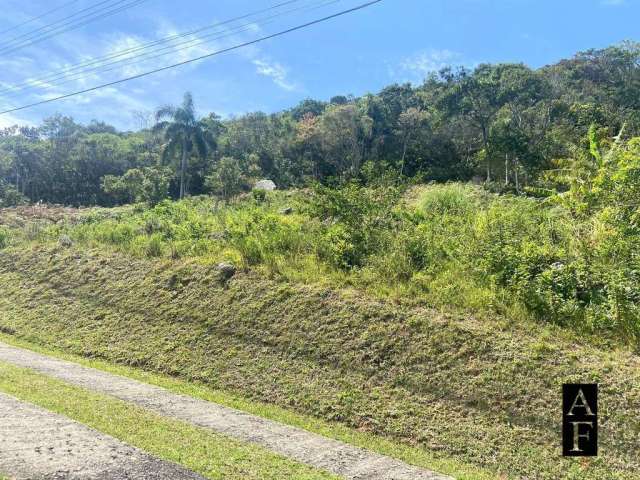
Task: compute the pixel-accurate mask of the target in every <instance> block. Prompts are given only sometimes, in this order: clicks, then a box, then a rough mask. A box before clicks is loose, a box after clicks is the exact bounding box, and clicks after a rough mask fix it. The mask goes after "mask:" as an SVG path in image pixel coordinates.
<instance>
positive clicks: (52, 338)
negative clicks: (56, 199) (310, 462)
mask: <svg viewBox="0 0 640 480" xmlns="http://www.w3.org/2000/svg"><path fill="white" fill-rule="evenodd" d="M392 190H393V189H389V188H381V189H367V190H366V191H363V190H360V189H358V188H357V187H351V188H347V189H343V190H340V191H335V190H332V191H329V192H322V191H316V192H315V193H313V192H311V191H304V192H299V193H286V192H285V193H281V194H279V195H273V196H268V197H267V198H265V199H262V198H261V197H260V198H255V197H253V196H249V197H246V198H244V199H240V200H238V201H236V202H235V203H232V204H230V205H222V204H219V205H217V206H216V203H215V201H214V200H210V199H191V200H185V201H183V202H181V203H169V202H165V203H162V204H160V205H159V206H157V207H155V208H153V209H147V208H145V207H126V208H124V209H115V210H106V209H103V210H87V211H74V210H72V209H69V210H62V209H58V210H56V209H46V208H40V209H38V208H36V209H33V208H31V207H29V208H31V210H29V208H25V209H22V210H20V209H18V210H15V209H8V210H4V211H2V217H1V218H2V222H3V224H5V225H6V226H5V227H4V228H5V231H6V232H8V234H7V235H6V237H7V239H6V241H5V245H6V246H5V248H4V250H3V251H2V254H0V284H1V285H2V295H1V296H0V327H1V329H2V331H3V332H5V333H7V334H10V335H13V336H16V337H18V338H22V339H26V340H29V341H32V342H35V343H40V344H43V345H49V346H54V347H57V348H61V349H63V350H66V351H69V352H72V353H76V354H81V355H84V356H88V357H96V358H102V359H105V360H108V361H113V362H117V363H121V364H126V365H132V366H137V367H142V368H144V369H148V370H151V371H158V372H163V373H168V374H171V375H175V376H179V377H183V378H186V379H192V380H198V381H202V382H204V383H206V384H208V385H210V386H212V387H215V388H218V389H222V390H226V391H230V392H234V393H236V394H239V395H241V396H243V397H246V398H249V399H253V400H259V401H262V402H267V403H272V404H275V405H279V406H282V407H285V408H291V409H294V410H295V411H298V412H301V413H305V414H311V415H313V416H315V417H317V418H321V419H325V420H329V421H334V422H339V423H341V424H344V425H347V426H350V427H354V428H357V429H359V430H361V431H365V432H372V433H374V434H378V435H381V436H384V437H388V438H391V439H394V440H395V441H398V442H401V443H406V444H408V445H415V446H418V447H419V448H421V449H425V450H427V451H430V452H433V453H435V454H436V455H437V456H440V457H442V458H446V459H454V460H455V461H459V462H461V463H463V464H472V465H476V466H478V467H486V468H489V469H491V470H493V471H495V472H500V473H504V474H507V475H509V476H510V477H511V476H512V477H526V478H549V479H556V478H590V479H601V478H620V479H623V478H624V479H632V478H640V477H639V476H638V471H640V470H639V468H640V458H639V457H638V452H637V444H638V443H637V442H638V435H639V434H640V423H639V422H638V417H637V411H638V409H639V408H640V396H639V393H640V392H639V390H638V385H640V373H639V372H640V369H639V368H638V367H640V360H639V358H638V356H637V355H635V354H634V353H632V348H630V347H629V345H633V338H634V337H633V334H631V335H629V334H628V333H629V332H631V333H633V331H632V330H629V329H625V328H619V326H618V325H616V324H614V323H610V324H607V323H593V324H590V323H588V322H586V321H585V319H589V318H594V317H593V316H592V314H591V313H590V310H589V309H590V308H595V307H596V306H597V305H594V302H591V303H590V304H584V305H582V310H581V311H576V316H575V318H574V319H573V321H572V322H567V323H566V324H565V325H560V324H561V323H562V322H560V321H558V320H557V318H555V317H553V316H548V317H547V318H545V317H544V313H543V314H540V312H539V311H536V310H535V309H532V308H530V306H529V304H527V302H526V301H524V300H523V298H522V297H519V296H518V295H517V293H518V288H520V287H518V285H517V284H516V283H514V282H512V281H507V282H503V283H500V281H499V275H497V274H495V273H491V271H489V270H483V268H488V267H487V266H486V265H487V264H486V263H484V262H487V261H496V262H497V259H499V258H500V259H503V258H504V253H505V252H515V253H513V255H515V254H516V253H517V254H519V255H521V257H520V258H521V259H522V262H525V261H530V262H533V260H531V259H530V258H533V259H536V261H538V262H539V263H538V264H537V265H542V266H545V265H546V267H545V268H542V269H541V270H540V272H539V275H541V276H542V277H541V278H544V275H545V272H546V271H547V270H550V271H555V270H554V269H557V265H555V264H556V263H557V262H558V259H557V258H555V257H554V256H553V255H560V254H564V255H566V257H565V258H566V259H567V261H568V260H573V261H575V262H578V261H580V257H579V254H580V253H581V251H580V250H579V249H578V245H579V244H580V243H579V240H581V239H580V238H573V241H570V240H571V232H573V231H575V230H567V229H568V228H569V226H570V225H571V224H570V223H569V222H568V221H566V217H565V214H563V211H562V209H561V208H559V207H547V206H544V205H540V204H539V203H538V201H536V200H533V199H522V198H510V197H497V196H493V195H491V194H487V193H483V192H482V191H481V190H479V189H475V188H473V187H466V186H460V185H450V186H445V187H427V188H424V187H422V188H417V189H413V190H411V191H410V192H408V193H407V194H404V195H400V192H397V191H395V190H393V191H392ZM345 202H346V204H347V205H349V207H348V208H347V207H345V206H344V205H345ZM335 205H339V206H341V210H340V211H343V212H350V213H349V215H346V214H345V215H343V216H340V215H339V214H338V213H337V212H338V211H336V213H334V214H331V215H326V214H327V212H332V210H331V209H332V208H334V206H335ZM288 208H291V210H292V211H289V210H288ZM323 212H324V213H325V215H324V218H323ZM351 217H353V218H351ZM328 218H331V220H327V219H328ZM487 222H493V223H487ZM585 222H586V221H585ZM496 225H497V226H498V227H500V228H503V229H507V228H509V230H508V232H509V236H505V235H502V236H501V235H500V229H499V228H497V227H496ZM454 231H455V232H458V235H457V236H455V238H454V237H453V236H452V232H454ZM413 235H415V236H418V235H422V237H417V238H420V239H421V240H422V242H423V243H422V244H421V245H423V248H424V250H425V255H426V254H428V255H429V257H428V258H427V259H424V260H423V261H424V263H423V264H422V267H421V268H418V264H413V263H411V261H413V260H411V259H404V260H405V261H406V262H408V263H402V262H401V260H403V259H402V258H398V255H399V253H400V252H401V251H405V250H406V245H409V244H410V242H411V241H414V240H415V238H413ZM339 236H342V237H340V238H343V239H344V241H338V240H336V238H338V237H339ZM326 238H330V239H331V242H330V243H328V244H327V243H326V240H325V239H326ZM500 239H502V242H503V243H500ZM357 241H360V242H362V243H361V245H362V247H360V248H359V249H358V252H365V253H366V255H362V256H361V257H354V256H353V254H352V253H353V250H350V244H354V242H357ZM327 245H329V246H334V247H336V248H337V247H340V248H338V249H335V248H334V249H333V250H329V251H327V250H326V249H327ZM487 245H491V246H492V248H493V249H495V253H494V254H493V255H495V257H492V256H491V255H490V254H489V253H490V252H491V251H490V250H485V253H484V254H482V255H480V254H479V252H480V250H479V249H481V248H483V247H484V248H486V247H487ZM534 245H535V246H538V248H541V249H545V251H547V252H551V253H549V255H548V257H542V258H543V260H544V261H543V260H540V258H541V257H540V256H531V257H527V256H526V255H523V254H522V252H528V251H530V249H532V248H533V247H534ZM518 248H522V249H524V250H517V249H518ZM406 251H410V250H406ZM487 252H488V253H487ZM552 254H553V255H552ZM528 259H529V260H528ZM221 261H228V262H232V263H234V264H235V265H237V267H238V271H237V273H236V274H235V275H234V276H233V277H232V278H230V279H225V278H224V277H223V275H221V273H220V271H219V269H218V268H217V264H218V262H221ZM601 261H603V262H604V257H603V259H601ZM544 262H548V263H546V264H545V263H544ZM609 265H611V264H609ZM402 267H404V268H406V270H403V269H402ZM504 271H505V272H508V270H507V269H506V268H505V270H504ZM595 271H596V272H597V270H595ZM518 274H519V273H518V271H516V272H515V273H513V274H512V275H513V277H507V278H520V277H518ZM504 275H506V273H504ZM539 278H540V277H537V276H536V275H530V276H529V277H525V278H524V279H523V280H522V281H525V280H526V281H529V282H534V281H538V279H539ZM522 285H525V284H524V283H523V284H522ZM540 285H542V283H540ZM532 292H535V290H534V289H532ZM542 293H544V292H542ZM567 295H570V293H567ZM541 298H544V297H543V296H542V295H541ZM603 304H604V303H603ZM543 305H544V304H543ZM549 305H550V306H553V303H549ZM576 305H578V306H580V304H578V303H576ZM436 307H437V308H436ZM543 312H544V311H543ZM603 318H606V317H603ZM596 332H599V333H601V335H600V336H599V337H598V338H596V337H595V336H594V335H593V333H596ZM630 342H631V343H630ZM573 381H576V382H578V381H584V382H599V383H600V384H601V401H602V412H603V414H602V417H603V418H602V421H601V423H602V432H601V450H602V455H601V456H600V457H598V458H597V459H594V460H592V461H587V462H580V461H575V460H569V459H562V458H561V457H560V442H559V412H560V407H561V384H562V383H565V382H573Z"/></svg>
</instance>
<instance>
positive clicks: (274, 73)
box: [253, 58, 298, 92]
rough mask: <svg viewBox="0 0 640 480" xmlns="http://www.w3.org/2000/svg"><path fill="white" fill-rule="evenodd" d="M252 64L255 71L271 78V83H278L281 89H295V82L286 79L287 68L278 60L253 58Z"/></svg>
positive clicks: (289, 90)
mask: <svg viewBox="0 0 640 480" xmlns="http://www.w3.org/2000/svg"><path fill="white" fill-rule="evenodd" d="M253 64H254V65H255V66H256V71H257V72H258V73H259V74H260V75H264V76H265V77H269V78H270V79H271V80H273V83H275V84H276V85H278V86H279V87H280V88H282V89H283V90H286V91H288V92H291V91H294V90H296V89H297V88H298V87H297V85H296V84H295V83H293V82H292V81H290V80H289V79H288V74H289V71H288V69H287V68H286V67H285V66H283V65H282V64H280V63H278V62H273V61H270V60H267V59H265V58H255V59H253Z"/></svg>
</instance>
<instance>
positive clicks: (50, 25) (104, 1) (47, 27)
mask: <svg viewBox="0 0 640 480" xmlns="http://www.w3.org/2000/svg"><path fill="white" fill-rule="evenodd" d="M123 1H125V0H101V1H100V2H98V3H95V4H93V5H91V6H90V7H86V8H83V9H82V10H79V11H77V12H75V13H72V14H71V15H67V16H66V17H63V18H60V19H58V20H56V21H55V22H52V23H48V24H46V25H43V26H41V27H39V28H36V29H35V30H31V31H30V32H26V33H23V34H21V35H18V36H17V37H14V38H11V39H9V40H8V42H9V43H15V42H16V41H18V40H23V41H24V39H28V38H29V37H33V36H34V35H36V34H39V33H38V32H43V31H44V32H45V33H46V31H47V30H51V29H53V28H54V27H55V26H56V25H58V24H60V23H62V24H64V23H65V22H66V21H68V20H73V19H74V17H77V16H78V15H80V14H81V13H84V12H90V11H91V10H94V9H95V8H96V7H99V6H101V5H104V4H108V3H112V5H107V7H109V6H111V7H113V6H115V5H117V4H118V3H122V2H123ZM113 2H115V3H113Z"/></svg>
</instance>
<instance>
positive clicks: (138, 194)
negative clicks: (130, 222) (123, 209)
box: [102, 167, 171, 205]
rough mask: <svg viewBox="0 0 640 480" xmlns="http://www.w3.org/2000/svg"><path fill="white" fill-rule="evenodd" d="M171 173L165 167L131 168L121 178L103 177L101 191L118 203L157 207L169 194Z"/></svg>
mask: <svg viewBox="0 0 640 480" xmlns="http://www.w3.org/2000/svg"><path fill="white" fill-rule="evenodd" d="M170 178H171V172H170V171H169V169H168V168H167V167H146V168H132V169H131V170H128V171H127V172H126V173H125V174H124V175H122V176H121V177H116V176H114V175H105V176H104V177H103V178H102V190H103V191H104V192H105V193H107V194H110V195H112V196H113V197H114V198H115V199H116V201H117V202H118V203H131V202H147V203H149V204H150V205H157V204H158V203H160V202H161V201H162V200H164V199H165V198H167V196H168V194H169V180H170Z"/></svg>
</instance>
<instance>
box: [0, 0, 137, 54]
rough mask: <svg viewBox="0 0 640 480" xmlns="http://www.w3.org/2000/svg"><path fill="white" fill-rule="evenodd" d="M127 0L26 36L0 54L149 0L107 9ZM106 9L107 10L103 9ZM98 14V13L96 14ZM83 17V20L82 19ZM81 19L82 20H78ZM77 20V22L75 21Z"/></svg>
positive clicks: (39, 41)
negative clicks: (31, 35)
mask: <svg viewBox="0 0 640 480" xmlns="http://www.w3.org/2000/svg"><path fill="white" fill-rule="evenodd" d="M126 1H127V0H118V1H117V2H116V3H114V4H112V5H108V6H107V7H105V8H102V9H100V10H98V11H96V12H92V13H90V14H87V15H84V16H82V17H80V18H78V19H75V20H72V21H69V22H66V23H63V24H62V25H60V26H58V27H56V28H54V29H52V30H49V31H47V32H43V33H42V34H39V35H35V36H33V37H31V38H26V39H25V40H24V41H23V42H22V43H18V44H17V45H9V46H8V47H6V48H4V49H0V55H6V54H9V53H13V52H15V51H17V50H21V49H23V48H26V47H30V46H32V45H36V44H38V43H41V42H43V41H45V40H48V39H49V38H52V37H56V36H58V35H61V34H63V33H66V32H70V31H72V30H77V29H78V28H81V27H83V26H85V25H88V24H89V23H93V22H95V21H97V20H101V19H103V18H107V17H110V16H112V15H115V14H117V13H120V12H122V11H124V10H128V9H130V8H132V7H136V6H138V5H140V4H142V3H144V2H147V1H149V0H133V1H131V2H130V3H127V4H125V5H120V6H119V7H117V8H114V9H113V10H108V9H109V8H112V7H114V6H116V5H118V4H121V3H123V2H126ZM101 3H105V2H104V1H103V2H101ZM105 10H107V11H105ZM96 14H98V15H96ZM83 19H84V20H83ZM79 20H82V21H79ZM76 22H77V23H76Z"/></svg>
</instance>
